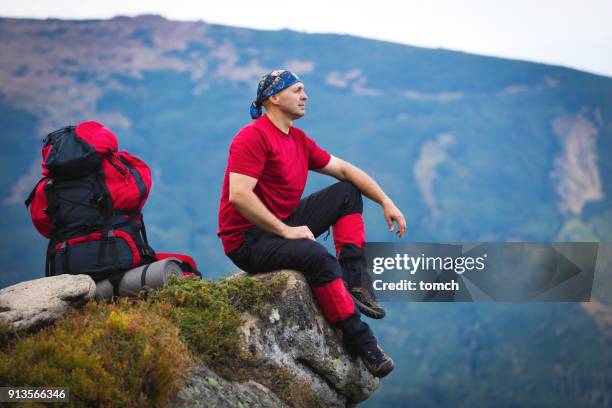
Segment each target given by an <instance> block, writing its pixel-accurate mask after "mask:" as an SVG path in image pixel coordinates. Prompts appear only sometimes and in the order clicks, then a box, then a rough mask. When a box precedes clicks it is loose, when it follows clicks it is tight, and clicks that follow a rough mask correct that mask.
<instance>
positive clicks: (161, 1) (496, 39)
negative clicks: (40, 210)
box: [0, 0, 612, 76]
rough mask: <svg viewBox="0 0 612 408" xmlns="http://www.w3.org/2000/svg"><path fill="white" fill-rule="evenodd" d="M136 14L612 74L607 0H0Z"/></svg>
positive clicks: (59, 10) (66, 14) (33, 9)
mask: <svg viewBox="0 0 612 408" xmlns="http://www.w3.org/2000/svg"><path fill="white" fill-rule="evenodd" d="M138 14H160V15H162V16H164V17H166V18H168V19H172V20H203V21H206V22H208V23H218V24H227V25H234V26H241V27H250V28H260V29H271V30H274V29H281V28H290V29H293V30H298V31H305V32H313V33H315V32H316V33H322V32H325V33H343V34H353V35H358V36H362V37H368V38H377V39H382V40H389V41H395V42H399V43H405V44H410V45H417V46H423V47H432V48H437V47H442V48H447V49H453V50H460V51H466V52H471V53H476V54H482V55H492V56H500V57H507V58H517V59H524V60H529V61H536V62H545V63H550V64H555V65H564V66H569V67H572V68H577V69H581V70H585V71H589V72H593V73H598V74H602V75H607V76H612V28H611V27H612V0H583V1H578V0H572V1H567V0H530V1H528V0H514V1H497V0H492V1H491V0H489V1H487V0H464V1H452V0H432V1H418V2H417V1H390V0H370V1H362V0H353V1H344V0H336V1H334V0H305V1H302V2H291V1H289V2H280V1H242V0H241V1H232V0H225V1H204V0H200V1H186V0H171V1H169V0H122V1H118V0H101V1H88V0H63V1H62V0H54V1H51V0H26V1H15V0H10V1H7V0H0V15H1V16H4V17H9V16H11V17H33V18H46V17H57V18H66V19H74V18H110V17H113V16H116V15H126V16H134V15H138Z"/></svg>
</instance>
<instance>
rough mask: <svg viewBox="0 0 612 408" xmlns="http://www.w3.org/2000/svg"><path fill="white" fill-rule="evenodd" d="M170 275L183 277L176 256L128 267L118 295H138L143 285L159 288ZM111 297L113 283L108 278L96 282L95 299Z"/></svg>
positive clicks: (120, 283) (179, 262)
mask: <svg viewBox="0 0 612 408" xmlns="http://www.w3.org/2000/svg"><path fill="white" fill-rule="evenodd" d="M170 275H175V276H177V277H181V278H182V277H183V271H182V270H181V261H180V260H179V259H177V258H166V259H163V260H161V261H157V262H153V263H150V264H147V265H142V266H139V267H138V268H134V269H130V270H129V271H127V272H126V273H125V274H124V275H123V277H122V278H121V281H120V282H119V296H121V297H138V293H139V292H140V291H141V290H142V289H143V288H145V287H147V288H150V289H157V288H161V287H162V286H164V285H165V284H166V282H168V278H169V277H170ZM112 297H113V285H112V284H111V283H110V281H109V280H108V279H104V280H102V281H100V282H98V283H96V298H97V299H111V298H112Z"/></svg>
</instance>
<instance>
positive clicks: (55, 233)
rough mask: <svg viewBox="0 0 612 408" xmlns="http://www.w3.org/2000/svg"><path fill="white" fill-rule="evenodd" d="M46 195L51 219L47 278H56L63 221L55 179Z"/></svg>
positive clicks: (50, 182)
mask: <svg viewBox="0 0 612 408" xmlns="http://www.w3.org/2000/svg"><path fill="white" fill-rule="evenodd" d="M45 195H46V196H47V214H48V215H49V218H50V219H51V231H50V233H49V245H48V246H47V257H46V259H45V276H55V245H56V244H57V243H58V242H59V225H60V222H61V220H60V215H59V211H58V209H59V204H58V200H57V194H56V192H55V183H54V182H53V179H50V180H49V183H47V185H46V186H45ZM26 201H27V200H26Z"/></svg>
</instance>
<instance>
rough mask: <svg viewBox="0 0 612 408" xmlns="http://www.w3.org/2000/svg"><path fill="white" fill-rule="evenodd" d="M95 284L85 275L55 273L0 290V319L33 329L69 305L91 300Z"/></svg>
mask: <svg viewBox="0 0 612 408" xmlns="http://www.w3.org/2000/svg"><path fill="white" fill-rule="evenodd" d="M95 293H96V284H95V283H94V281H93V279H91V278H90V277H89V276H87V275H58V276H52V277H48V278H41V279H35V280H31V281H26V282H21V283H18V284H16V285H13V286H9V287H7V288H4V289H2V290H0V322H6V323H9V324H10V325H11V326H12V327H13V328H15V329H17V330H27V331H33V330H36V329H38V328H40V327H42V326H44V325H47V324H49V323H52V322H54V321H55V320H57V319H58V318H59V317H61V316H62V315H63V314H64V313H66V311H67V310H68V309H69V308H71V307H78V306H81V305H83V304H85V303H86V302H88V301H89V300H92V299H93V298H94V296H95Z"/></svg>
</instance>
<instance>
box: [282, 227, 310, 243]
mask: <svg viewBox="0 0 612 408" xmlns="http://www.w3.org/2000/svg"><path fill="white" fill-rule="evenodd" d="M281 236H282V237H283V238H285V239H304V238H305V239H311V240H313V241H314V240H315V237H314V235H313V234H312V231H310V228H308V227H307V226H306V225H300V226H299V227H290V226H287V228H284V229H283V232H282V234H281Z"/></svg>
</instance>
